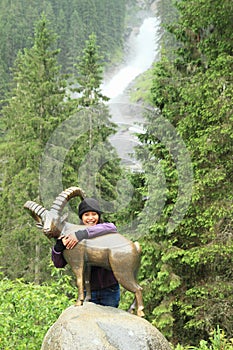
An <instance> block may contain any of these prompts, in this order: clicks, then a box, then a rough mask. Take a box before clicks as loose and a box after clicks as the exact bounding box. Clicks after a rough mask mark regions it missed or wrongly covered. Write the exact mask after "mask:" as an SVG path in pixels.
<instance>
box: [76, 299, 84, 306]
mask: <svg viewBox="0 0 233 350" xmlns="http://www.w3.org/2000/svg"><path fill="white" fill-rule="evenodd" d="M82 305H83V300H77V301H76V303H75V306H82Z"/></svg>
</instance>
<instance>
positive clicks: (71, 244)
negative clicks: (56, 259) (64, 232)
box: [62, 235, 78, 249]
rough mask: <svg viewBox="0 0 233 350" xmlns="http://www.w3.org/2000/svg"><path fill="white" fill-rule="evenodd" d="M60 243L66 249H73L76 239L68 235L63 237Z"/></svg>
mask: <svg viewBox="0 0 233 350" xmlns="http://www.w3.org/2000/svg"><path fill="white" fill-rule="evenodd" d="M62 242H63V244H64V245H65V246H66V249H73V248H74V247H75V246H76V244H77V243H78V239H77V237H76V236H75V235H69V236H65V237H63V238H62Z"/></svg>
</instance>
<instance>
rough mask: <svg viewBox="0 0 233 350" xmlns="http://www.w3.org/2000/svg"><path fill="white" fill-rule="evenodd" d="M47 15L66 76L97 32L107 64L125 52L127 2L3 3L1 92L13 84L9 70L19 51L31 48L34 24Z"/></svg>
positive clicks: (0, 15)
mask: <svg viewBox="0 0 233 350" xmlns="http://www.w3.org/2000/svg"><path fill="white" fill-rule="evenodd" d="M42 12H44V13H45V14H46V17H47V18H48V19H49V21H50V22H51V28H53V30H54V32H56V33H58V34H59V37H58V41H57V45H58V46H57V47H59V48H60V49H61V51H60V53H59V55H58V61H59V63H60V64H61V66H62V71H63V73H70V72H71V73H72V72H73V64H74V61H75V59H76V57H77V56H78V55H80V54H81V52H82V50H83V48H84V46H85V41H86V40H87V39H88V37H89V35H90V34H91V33H93V32H94V33H95V35H96V37H97V42H98V43H99V45H100V51H101V54H103V56H104V60H105V61H108V62H109V61H111V60H112V58H113V57H115V52H118V51H119V50H120V51H121V50H122V47H123V35H124V30H125V16H126V1H125V0H120V1H114V0H101V1H97V0H95V1H93V0H89V1H83V0H71V1H68V2H64V1H56V2H54V1H53V0H46V1H41V2H38V1H35V0H31V1H30V3H26V2H25V1H23V0H18V1H16V2H12V1H9V0H4V1H1V3H0V36H1V38H2V40H1V43H0V52H1V57H0V71H1V81H0V84H1V85H0V91H1V92H3V93H4V94H5V93H6V91H7V84H8V83H9V82H10V81H11V76H10V69H11V67H12V66H13V63H14V61H15V59H16V56H17V54H18V51H19V50H23V49H25V48H27V49H29V48H31V45H32V37H33V32H34V25H35V23H36V22H37V21H38V20H39V18H40V16H41V13H42Z"/></svg>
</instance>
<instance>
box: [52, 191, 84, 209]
mask: <svg viewBox="0 0 233 350" xmlns="http://www.w3.org/2000/svg"><path fill="white" fill-rule="evenodd" d="M76 196H79V197H80V198H81V199H82V200H83V199H84V198H85V197H86V194H85V192H84V191H83V190H82V189H81V188H80V187H69V188H67V189H66V190H64V191H62V192H61V193H60V194H59V195H58V196H57V197H56V199H55V201H54V202H53V204H52V206H51V210H54V211H57V212H62V210H63V208H64V206H65V205H66V203H67V202H68V201H69V200H70V199H71V198H73V197H76Z"/></svg>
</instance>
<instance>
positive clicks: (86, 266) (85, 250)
mask: <svg viewBox="0 0 233 350" xmlns="http://www.w3.org/2000/svg"><path fill="white" fill-rule="evenodd" d="M77 195H78V196H80V197H81V198H84V197H85V194H84V192H83V191H82V190H81V189H80V188H78V187H71V188H69V189H67V190H65V191H63V192H62V193H61V194H60V195H59V196H58V197H57V198H56V199H55V201H54V203H53V205H52V207H51V209H50V210H49V211H48V210H47V209H45V208H43V207H42V206H40V205H38V204H37V203H35V202H32V201H28V202H26V203H25V205H24V207H25V208H26V209H28V210H30V212H31V214H32V216H33V217H34V219H35V220H36V221H37V226H38V227H40V228H41V229H43V232H44V234H45V235H46V236H47V237H48V238H52V237H54V238H57V237H59V236H60V234H61V233H62V234H64V235H66V234H70V233H74V232H76V231H77V230H79V229H80V228H83V226H81V225H74V224H71V223H68V222H66V221H65V217H64V216H63V217H62V216H61V212H62V209H63V208H64V206H65V204H66V203H67V202H68V200H69V199H70V198H72V197H74V196H77ZM63 254H64V258H65V259H66V261H67V263H68V264H69V265H70V266H71V268H72V270H73V272H74V274H75V276H76V283H77V287H78V300H77V302H76V305H82V303H83V301H84V273H85V287H86V291H87V295H86V299H85V300H89V299H90V294H91V293H90V283H89V275H90V267H91V266H101V267H104V268H107V269H111V270H112V271H113V273H114V275H115V277H116V279H117V280H118V282H119V283H120V284H121V285H122V286H123V287H124V288H125V289H127V290H129V291H130V292H133V293H135V299H136V303H137V315H138V316H143V315H144V313H143V309H144V306H143V300H142V288H141V287H140V286H139V285H138V283H137V281H136V275H137V272H138V268H139V266H140V255H141V249H140V247H139V244H138V243H137V242H136V243H134V242H132V241H130V240H128V239H127V238H126V237H124V236H122V235H121V234H119V233H113V234H111V233H109V234H107V235H103V236H100V237H96V238H92V239H86V240H83V241H81V242H79V243H78V244H77V245H76V246H75V247H74V248H73V249H69V250H67V249H66V250H65V251H64V252H63ZM132 305H134V303H133V304H132ZM133 307H134V306H131V308H133Z"/></svg>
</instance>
